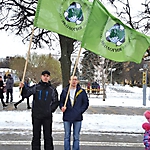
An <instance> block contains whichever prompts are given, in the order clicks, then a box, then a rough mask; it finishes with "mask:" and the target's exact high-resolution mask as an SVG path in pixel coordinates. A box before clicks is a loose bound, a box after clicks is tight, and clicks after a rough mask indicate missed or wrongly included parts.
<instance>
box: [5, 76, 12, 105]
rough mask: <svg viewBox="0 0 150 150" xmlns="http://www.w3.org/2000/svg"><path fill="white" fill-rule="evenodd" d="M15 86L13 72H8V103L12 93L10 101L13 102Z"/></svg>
mask: <svg viewBox="0 0 150 150" xmlns="http://www.w3.org/2000/svg"><path fill="white" fill-rule="evenodd" d="M13 87H14V79H13V78H12V76H11V74H8V78H7V80H6V103H8V102H9V95H10V102H11V103H12V102H13Z"/></svg>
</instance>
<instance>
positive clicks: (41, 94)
mask: <svg viewBox="0 0 150 150" xmlns="http://www.w3.org/2000/svg"><path fill="white" fill-rule="evenodd" d="M49 80H50V72H49V71H47V70H45V71H43V72H42V74H41V81H40V82H39V83H38V84H35V85H33V86H30V87H25V86H24V83H21V84H20V87H21V88H23V89H22V96H23V97H25V98H27V97H29V96H31V95H33V102H32V125H33V138H32V150H41V126H43V135H44V150H54V146H53V138H52V113H53V112H54V111H55V110H56V109H57V107H58V105H59V101H58V93H57V91H56V89H55V88H53V87H52V86H51V83H50V81H49Z"/></svg>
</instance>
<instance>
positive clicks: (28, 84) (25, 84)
mask: <svg viewBox="0 0 150 150" xmlns="http://www.w3.org/2000/svg"><path fill="white" fill-rule="evenodd" d="M24 86H25V87H29V86H30V83H29V79H28V78H27V79H25V82H24ZM21 96H22V93H21ZM24 99H25V98H24V97H23V96H22V98H21V100H19V101H18V102H16V103H15V104H14V107H15V109H17V106H18V105H19V104H20V103H21V102H23V101H24ZM26 99H27V109H31V107H30V101H29V97H27V98H26Z"/></svg>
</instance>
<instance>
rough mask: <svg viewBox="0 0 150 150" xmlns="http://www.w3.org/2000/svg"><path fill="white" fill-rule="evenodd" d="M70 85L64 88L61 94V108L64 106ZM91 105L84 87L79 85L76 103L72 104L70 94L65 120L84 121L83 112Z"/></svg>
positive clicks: (64, 113) (75, 98)
mask: <svg viewBox="0 0 150 150" xmlns="http://www.w3.org/2000/svg"><path fill="white" fill-rule="evenodd" d="M68 88H69V85H68V86H67V87H66V88H64V89H63V91H62V93H61V95H60V109H61V108H62V107H63V106H64V103H65V100H66V96H67V92H68ZM88 106H89V99H88V96H87V94H86V92H85V90H84V89H82V88H81V87H80V85H79V84H78V85H77V89H76V92H75V97H74V105H73V106H72V105H71V100H70V97H69V96H68V100H67V103H66V107H67V108H66V111H65V112H63V121H68V122H74V121H82V120H83V115H82V114H83V113H84V112H85V111H86V110H87V108H88Z"/></svg>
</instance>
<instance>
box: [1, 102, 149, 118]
mask: <svg viewBox="0 0 150 150" xmlns="http://www.w3.org/2000/svg"><path fill="white" fill-rule="evenodd" d="M13 105H14V103H12V104H8V107H7V108H5V109H3V108H2V106H1V107H0V111H4V110H5V111H10V110H12V111H23V110H27V105H26V102H23V103H21V104H20V105H18V108H17V109H15V108H14V106H13ZM146 110H147V108H143V107H125V106H124V107H122V106H89V108H88V110H87V111H86V112H87V113H88V114H116V115H143V113H144V111H146ZM56 111H57V112H60V110H59V108H58V109H57V110H56Z"/></svg>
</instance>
